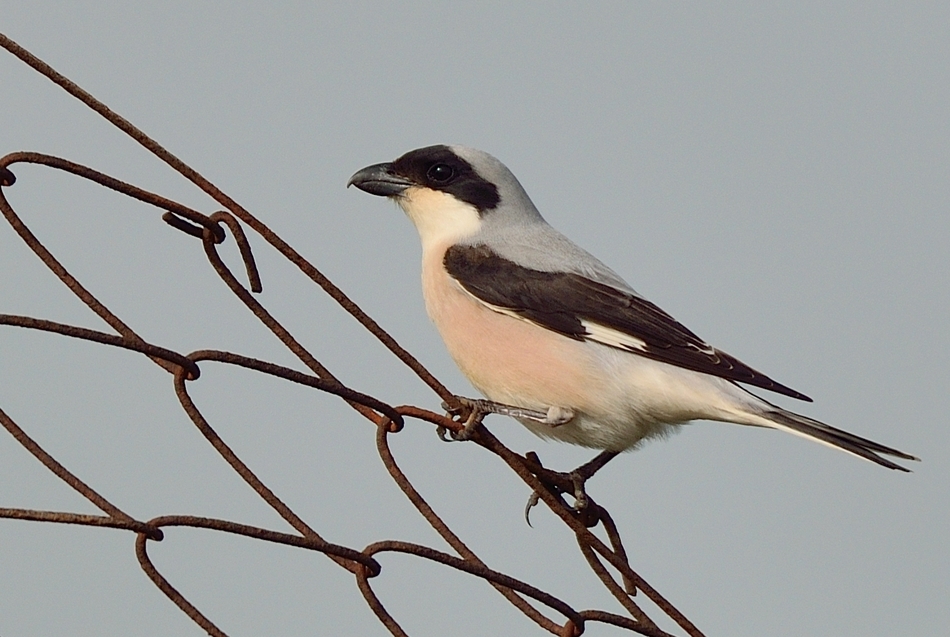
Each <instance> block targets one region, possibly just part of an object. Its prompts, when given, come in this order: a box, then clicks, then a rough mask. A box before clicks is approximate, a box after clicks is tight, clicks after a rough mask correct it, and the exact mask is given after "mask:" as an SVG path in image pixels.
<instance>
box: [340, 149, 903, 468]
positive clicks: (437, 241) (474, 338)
mask: <svg viewBox="0 0 950 637" xmlns="http://www.w3.org/2000/svg"><path fill="white" fill-rule="evenodd" d="M348 185H353V186H356V187H357V188H359V189H360V190H364V191H366V192H368V193H371V194H374V195H380V196H384V197H389V198H391V199H393V200H394V201H395V202H396V203H397V204H398V205H399V206H400V207H401V208H402V209H403V210H404V211H405V212H406V214H407V215H408V216H409V218H410V219H411V220H412V222H413V223H414V224H415V226H416V229H417V230H418V232H419V236H420V238H421V240H422V290H423V295H424V297H425V303H426V309H427V311H428V314H429V316H430V317H431V319H432V321H433V322H434V323H435V326H436V327H437V328H438V330H439V333H440V334H441V335H442V339H443V340H444V341H445V345H446V347H447V348H448V350H449V353H450V354H451V356H452V358H453V359H454V360H455V362H456V364H457V365H458V366H459V368H460V369H461V371H462V372H463V373H464V374H465V376H467V377H468V379H469V380H470V381H471V382H472V384H473V385H474V386H475V387H476V389H478V390H479V391H480V392H481V393H482V394H484V395H485V396H486V397H487V398H488V399H489V400H488V401H474V402H472V403H471V404H472V405H474V406H475V407H476V408H477V409H478V410H481V411H482V412H491V411H495V412H498V413H505V414H509V415H512V416H514V417H516V418H517V419H518V420H519V421H521V422H522V423H523V424H524V425H525V426H526V427H527V428H528V429H530V430H531V431H532V432H534V433H535V434H537V435H539V436H541V437H543V438H554V439H557V440H563V441H566V442H570V443H574V444H577V445H583V446H585V447H591V448H595V449H602V450H605V453H604V454H602V455H601V456H599V458H601V459H602V462H600V463H597V465H596V466H595V467H593V469H594V470H596V468H599V466H602V464H603V462H606V460H609V458H611V457H613V455H616V453H618V452H621V451H624V450H627V449H633V448H635V447H636V446H637V445H638V444H640V443H641V442H642V441H644V440H647V439H650V438H654V437H657V436H663V435H665V434H667V433H669V432H670V431H671V430H673V429H674V428H676V427H677V426H679V425H682V424H684V423H687V422H689V421H691V420H700V419H703V420H718V421H723V422H731V423H737V424H740V425H752V426H758V427H771V428H773V429H779V430H782V431H787V432H789V433H793V434H796V435H799V436H802V437H805V438H810V439H812V440H816V441H818V442H821V443H824V444H826V445H828V446H831V447H837V448H839V449H843V450H844V451H847V452H849V453H851V454H853V455H855V456H859V457H861V458H864V459H866V460H870V461H871V462H876V463H877V464H879V465H882V466H884V467H888V468H890V469H898V470H901V471H907V469H906V468H905V467H903V466H901V465H899V464H896V463H895V462H892V461H891V460H889V459H887V458H885V457H883V456H892V457H895V458H901V459H904V460H917V458H915V457H914V456H912V455H909V454H906V453H903V452H901V451H898V450H896V449H892V448H890V447H886V446H884V445H881V444H878V443H876V442H873V441H871V440H867V439H865V438H861V437H860V436H856V435H854V434H851V433H848V432H846V431H842V430H841V429H836V428H834V427H831V426H829V425H826V424H824V423H822V422H819V421H817V420H813V419H812V418H808V417H807V416H802V415H799V414H796V413H794V412H791V411H788V410H786V409H783V408H781V407H778V406H777V405H773V404H772V403H769V402H768V401H766V400H763V399H762V398H759V397H758V396H755V395H753V394H752V393H750V392H749V391H747V390H746V389H744V388H743V387H741V386H740V385H739V383H742V384H745V385H751V386H753V387H758V388H762V389H767V390H770V391H773V392H777V393H779V394H784V395H785V396H790V397H792V398H797V399H801V400H806V401H811V399H810V398H808V397H807V396H805V395H803V394H801V393H799V392H797V391H795V390H794V389H791V388H789V387H786V386H785V385H781V384H779V383H778V382H776V381H774V380H772V379H771V378H769V377H768V376H766V375H765V374H763V373H762V372H759V371H757V370H755V369H753V368H751V367H749V366H748V365H746V364H744V363H742V362H740V361H739V360H737V359H736V358H733V357H732V356H730V355H729V354H726V353H725V352H722V351H720V350H718V349H716V348H715V347H712V346H710V345H708V344H707V343H706V342H705V341H703V340H702V339H701V338H699V337H698V336H696V335H695V334H694V333H693V332H691V331H690V330H688V329H686V328H685V327H684V326H683V325H681V324H680V323H678V322H677V321H676V320H675V319H673V317H671V316H670V315H669V314H667V313H666V312H664V311H663V310H661V309H660V308H659V307H657V306H656V305H654V304H653V303H651V302H650V301H648V300H646V299H645V298H643V297H642V296H640V295H639V294H637V292H635V291H634V290H633V288H631V287H630V286H629V285H628V284H627V283H626V282H625V281H624V280H623V279H621V278H620V276H619V275H617V274H616V273H615V272H614V271H613V270H611V269H610V268H608V267H607V266H606V265H604V264H603V263H601V262H600V261H599V260H598V259H596V258H595V257H593V256H592V255H590V254H589V253H587V252H586V251H584V250H583V249H581V248H580V247H578V246H577V245H575V244H574V243H573V242H572V241H571V240H570V239H568V238H567V237H565V236H564V235H562V234H561V233H559V232H558V231H557V230H555V229H554V228H552V227H551V226H550V225H548V223H547V222H546V221H545V220H544V219H543V218H542V217H541V214H540V213H539V212H538V210H537V208H535V206H534V204H533V203H532V202H531V199H530V198H529V197H528V194H527V193H526V192H525V190H524V188H522V186H521V184H520V183H519V182H518V180H517V179H516V178H515V176H514V175H513V174H512V173H511V171H510V170H508V168H507V167H505V165H504V164H502V163H501V162H500V161H498V160H497V159H495V158H494V157H492V156H491V155H489V154H487V153H485V152H482V151H480V150H475V149H473V148H466V147H463V146H443V145H439V146H429V147H426V148H419V149H417V150H413V151H410V152H408V153H406V154H405V155H403V156H402V157H400V158H398V159H397V160H395V161H393V162H390V163H383V164H375V165H372V166H368V167H366V168H363V169H362V170H360V171H358V172H357V173H356V174H354V175H353V177H352V178H351V179H350V182H349V184H348ZM595 460H596V459H595ZM588 464H589V465H590V464H592V463H588ZM591 473H592V472H591ZM583 477H584V478H586V477H589V476H583Z"/></svg>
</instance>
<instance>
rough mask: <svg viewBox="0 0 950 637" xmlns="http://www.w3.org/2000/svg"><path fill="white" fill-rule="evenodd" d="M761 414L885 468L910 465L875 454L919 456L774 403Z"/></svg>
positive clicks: (794, 432)
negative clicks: (900, 463) (897, 462)
mask: <svg viewBox="0 0 950 637" xmlns="http://www.w3.org/2000/svg"><path fill="white" fill-rule="evenodd" d="M762 416H764V417H765V418H768V419H769V420H770V421H772V423H774V424H773V425H772V426H774V427H775V428H776V429H783V430H785V431H788V432H789V433H793V434H797V435H799V436H804V437H805V438H812V439H814V440H817V441H819V442H822V443H824V444H826V445H829V446H832V447H837V448H839V449H843V450H844V451H847V452H848V453H852V454H854V455H856V456H858V457H861V458H864V459H865V460H870V461H871V462H875V463H877V464H879V465H881V466H882V467H887V468H888V469H897V470H898V471H908V472H909V471H910V469H908V468H906V467H902V466H901V465H899V464H895V463H894V462H891V461H890V460H888V459H887V458H882V457H881V456H880V455H878V454H884V455H887V456H893V457H895V458H901V459H903V460H920V458H917V457H915V456H912V455H910V454H908V453H904V452H903V451H898V450H897V449H891V448H890V447H885V446H884V445H882V444H878V443H876V442H874V441H873V440H868V439H867V438H862V437H861V436H855V435H854V434H851V433H848V432H847V431H843V430H841V429H836V428H834V427H832V426H830V425H826V424H825V423H823V422H819V421H817V420H814V419H812V418H808V417H806V416H802V415H800V414H796V413H794V412H791V411H786V410H784V409H782V408H780V407H775V406H774V405H773V406H772V409H770V410H768V411H765V412H763V413H762Z"/></svg>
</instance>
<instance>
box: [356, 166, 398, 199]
mask: <svg viewBox="0 0 950 637" xmlns="http://www.w3.org/2000/svg"><path fill="white" fill-rule="evenodd" d="M392 169H393V165H392V164H391V163H386V164H374V165H372V166H367V167H366V168H363V169H362V170H358V171H357V172H356V173H355V174H354V175H353V176H352V177H350V181H349V182H348V183H347V184H346V187H347V188H349V187H350V186H356V187H357V188H359V189H360V190H362V191H364V192H368V193H369V194H371V195H379V196H380V197H395V196H396V195H399V194H401V193H402V192H403V191H404V190H405V189H406V188H408V187H410V186H412V185H413V183H412V182H411V181H409V180H408V179H406V178H405V177H400V176H399V175H394V174H393V172H392Z"/></svg>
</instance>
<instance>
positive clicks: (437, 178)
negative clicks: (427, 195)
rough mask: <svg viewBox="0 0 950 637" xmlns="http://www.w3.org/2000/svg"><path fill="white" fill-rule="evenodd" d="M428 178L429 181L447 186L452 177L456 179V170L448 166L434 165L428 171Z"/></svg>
mask: <svg viewBox="0 0 950 637" xmlns="http://www.w3.org/2000/svg"><path fill="white" fill-rule="evenodd" d="M426 177H428V178H429V181H434V182H435V183H437V184H446V183H448V182H449V181H450V180H451V179H452V177H455V169H454V168H452V167H451V166H449V165H448V164H433V165H432V167H430V168H429V170H428V171H426Z"/></svg>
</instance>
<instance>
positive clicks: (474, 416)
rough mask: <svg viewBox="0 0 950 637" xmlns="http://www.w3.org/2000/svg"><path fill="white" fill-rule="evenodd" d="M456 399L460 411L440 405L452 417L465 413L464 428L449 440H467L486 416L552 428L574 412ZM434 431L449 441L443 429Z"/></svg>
mask: <svg viewBox="0 0 950 637" xmlns="http://www.w3.org/2000/svg"><path fill="white" fill-rule="evenodd" d="M456 398H457V399H458V401H459V402H460V403H462V409H450V408H449V406H448V405H447V404H446V403H442V409H444V410H446V411H447V412H448V413H449V414H451V415H452V416H459V415H461V414H462V413H464V412H466V411H467V412H468V416H467V417H466V418H465V426H464V428H463V429H462V431H460V432H459V433H457V434H452V437H451V440H469V439H470V438H471V437H472V433H474V431H475V428H476V427H477V426H478V425H479V424H480V423H481V422H482V419H483V418H484V417H485V416H487V415H488V414H501V415H502V416H511V417H512V418H524V419H527V420H533V421H535V422H539V423H541V424H544V425H550V426H552V427H558V426H560V425H563V424H566V423H569V422H570V421H571V420H573V419H574V410H573V409H571V408H569V407H556V406H551V407H549V408H548V410H547V411H546V412H545V411H540V410H537V409H527V408H525V407H515V406H513V405H505V404H503V403H496V402H495V401H494V400H485V399H482V398H463V397H461V396H456ZM436 431H437V432H438V434H439V436H440V437H441V438H442V439H443V440H445V441H449V440H450V439H449V438H446V434H447V431H446V429H445V428H444V427H439V428H437V429H436Z"/></svg>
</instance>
